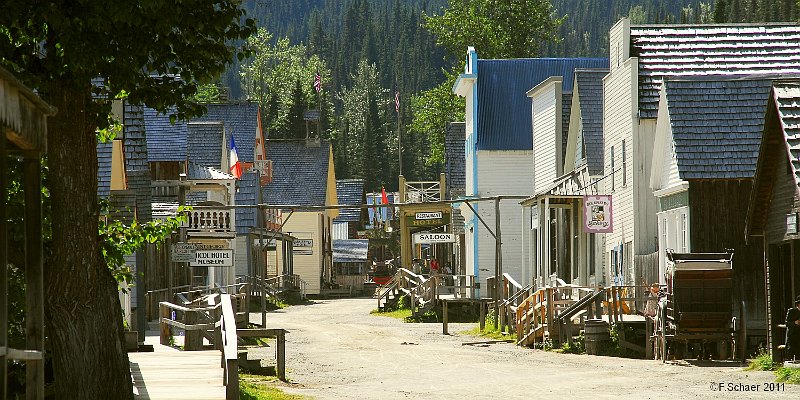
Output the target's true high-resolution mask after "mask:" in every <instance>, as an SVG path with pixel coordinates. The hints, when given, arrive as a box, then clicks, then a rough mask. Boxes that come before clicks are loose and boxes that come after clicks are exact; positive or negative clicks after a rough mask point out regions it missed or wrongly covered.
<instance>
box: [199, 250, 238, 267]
mask: <svg viewBox="0 0 800 400" xmlns="http://www.w3.org/2000/svg"><path fill="white" fill-rule="evenodd" d="M189 265H190V266H192V267H232V266H233V250H198V251H197V258H196V259H195V260H194V262H192V263H191V264H189Z"/></svg>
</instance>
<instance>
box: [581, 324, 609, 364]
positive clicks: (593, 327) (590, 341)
mask: <svg viewBox="0 0 800 400" xmlns="http://www.w3.org/2000/svg"><path fill="white" fill-rule="evenodd" d="M609 341H611V336H610V335H609V333H608V322H606V321H603V320H602V319H587V320H586V327H585V328H584V344H585V345H586V354H589V355H597V354H599V352H600V347H601V346H602V345H603V343H607V342H609Z"/></svg>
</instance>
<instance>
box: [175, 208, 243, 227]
mask: <svg viewBox="0 0 800 400" xmlns="http://www.w3.org/2000/svg"><path fill="white" fill-rule="evenodd" d="M187 214H188V219H189V221H188V222H187V224H186V227H187V229H188V230H189V231H190V232H191V231H206V232H236V215H235V211H234V210H229V209H222V208H219V209H216V208H203V209H200V210H191V211H189V212H188V213H187Z"/></svg>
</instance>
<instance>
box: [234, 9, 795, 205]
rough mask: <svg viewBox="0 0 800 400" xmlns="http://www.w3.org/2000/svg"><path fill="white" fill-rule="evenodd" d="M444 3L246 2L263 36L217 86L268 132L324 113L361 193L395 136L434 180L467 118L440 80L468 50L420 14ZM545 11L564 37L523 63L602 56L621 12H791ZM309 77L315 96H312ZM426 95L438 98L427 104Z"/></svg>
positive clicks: (379, 175) (296, 129) (387, 179)
mask: <svg viewBox="0 0 800 400" xmlns="http://www.w3.org/2000/svg"><path fill="white" fill-rule="evenodd" d="M475 1H478V0H475ZM483 1H485V0H483ZM497 1H500V0H497ZM451 2H452V3H453V4H455V3H460V4H464V3H466V2H467V1H466V0H451ZM449 3H450V2H448V1H447V0H245V5H246V8H247V12H248V15H249V16H250V17H252V18H255V19H256V21H257V24H258V26H259V27H260V28H263V29H264V31H262V32H261V33H260V34H261V37H260V40H261V42H259V43H260V44H259V46H260V47H259V48H258V49H256V54H260V55H259V56H258V57H256V58H254V59H253V60H245V61H243V62H242V63H241V64H240V63H239V62H238V61H237V62H236V63H235V64H234V65H233V66H232V67H231V68H229V70H228V71H227V72H226V74H225V75H224V76H223V77H222V79H221V83H222V84H223V85H224V86H228V87H230V89H231V96H232V97H233V98H248V97H249V98H257V99H259V100H260V101H262V105H263V106H264V109H265V117H264V118H265V120H266V121H267V124H268V126H269V127H270V129H271V135H272V136H273V137H283V138H289V137H295V136H303V134H304V129H305V128H304V124H303V123H302V121H293V119H298V118H301V116H302V110H303V109H304V108H321V112H322V115H323V128H322V132H320V133H319V134H320V136H321V137H323V138H326V139H330V140H331V141H332V142H333V144H334V152H335V157H336V164H337V165H336V167H337V168H336V169H337V176H338V177H339V178H352V177H362V178H365V179H367V183H368V189H369V190H374V189H376V188H377V187H379V186H380V185H386V187H387V188H394V187H395V186H396V176H397V174H398V172H399V162H398V158H397V147H398V136H402V148H403V161H402V162H403V174H404V175H405V176H406V177H407V178H409V179H412V180H415V179H426V180H427V179H434V178H435V176H436V175H437V174H438V172H440V170H441V156H442V150H443V148H442V139H441V135H442V131H443V129H444V126H441V127H438V125H442V121H443V120H447V119H461V118H463V115H462V116H461V117H460V118H459V117H458V115H457V112H456V113H455V114H454V113H453V112H452V110H457V109H458V107H459V104H460V103H458V101H459V100H448V99H446V98H445V97H448V96H450V97H452V96H451V95H450V94H449V88H448V87H447V85H448V84H449V82H448V81H447V79H448V78H447V76H448V73H449V74H452V73H453V72H452V71H457V70H458V69H460V67H461V63H462V62H463V61H462V59H463V52H464V51H466V49H463V50H462V51H461V52H451V53H449V54H448V53H447V51H445V49H443V48H441V47H440V46H438V45H437V37H435V36H434V35H433V34H431V33H430V32H429V31H428V29H426V27H425V24H426V16H433V15H441V14H442V13H443V10H445V9H446V7H449ZM501 3H504V2H502V1H501ZM552 5H553V11H554V12H553V15H554V17H566V18H565V20H564V22H563V24H562V25H561V26H560V27H559V28H558V29H557V32H556V37H558V38H559V39H560V40H559V41H557V42H547V43H542V45H541V46H540V50H541V51H540V54H530V56H531V57H540V56H541V57H578V56H581V57H603V56H606V54H607V53H608V30H609V28H610V27H611V26H612V25H613V24H614V23H616V21H618V20H619V19H620V18H622V17H624V16H628V17H630V18H631V20H632V22H633V23H640V24H641V23H711V22H761V21H788V20H796V19H797V17H798V12H797V4H796V3H795V1H794V0H706V1H703V0H603V1H599V0H553V1H552ZM270 46H272V47H270ZM477 50H478V54H479V55H480V54H481V49H480V48H478V49H477ZM256 59H257V60H258V61H257V62H256V61H254V60H256ZM284 64H285V65H292V66H291V67H282V65H284ZM317 72H319V73H320V75H321V80H322V88H321V92H319V93H316V92H315V90H314V89H312V84H313V79H314V75H316V73H317ZM450 76H451V78H450V79H451V80H452V75H450ZM396 94H397V96H398V99H399V104H400V106H399V111H396V109H395V107H396V106H395V95H396ZM432 96H438V99H433V100H435V101H432ZM453 101H455V103H454V102H453ZM432 108H447V109H448V110H450V111H451V112H450V113H449V114H448V115H446V116H443V115H439V116H438V118H439V119H436V118H433V119H431V118H429V117H428V116H427V115H425V117H424V118H428V119H427V120H423V121H420V116H421V115H424V114H426V113H428V114H435V113H436V111H437V110H435V109H432ZM462 109H463V108H462ZM431 122H433V123H431ZM368 131H369V132H368Z"/></svg>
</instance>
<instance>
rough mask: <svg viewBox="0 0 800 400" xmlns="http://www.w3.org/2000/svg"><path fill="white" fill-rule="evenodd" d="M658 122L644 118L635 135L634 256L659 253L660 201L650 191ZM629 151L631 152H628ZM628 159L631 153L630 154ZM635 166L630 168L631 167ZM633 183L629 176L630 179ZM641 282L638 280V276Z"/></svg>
mask: <svg viewBox="0 0 800 400" xmlns="http://www.w3.org/2000/svg"><path fill="white" fill-rule="evenodd" d="M655 131H656V120H655V119H642V120H639V124H638V127H637V129H636V130H635V133H634V135H633V146H634V148H633V151H632V153H633V157H632V163H631V162H630V161H629V166H628V168H629V169H632V171H630V172H629V174H631V173H632V175H633V198H634V201H635V204H634V209H633V220H634V224H635V225H634V252H635V253H634V254H650V253H653V252H655V251H656V249H657V246H658V242H657V240H656V235H658V223H657V220H656V214H657V213H658V211H659V210H658V199H657V198H656V196H655V195H654V194H653V189H651V188H650V171H651V170H652V168H653V144H654V142H655ZM629 150H630V149H629ZM628 155H629V157H630V155H631V152H629V153H628ZM630 164H633V165H632V167H633V168H631V165H630ZM628 179H629V181H628V182H631V181H630V177H629V178H628ZM637 280H638V277H637Z"/></svg>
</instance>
